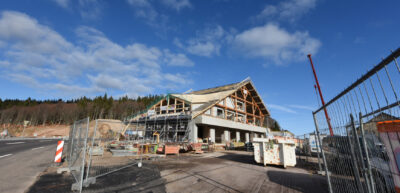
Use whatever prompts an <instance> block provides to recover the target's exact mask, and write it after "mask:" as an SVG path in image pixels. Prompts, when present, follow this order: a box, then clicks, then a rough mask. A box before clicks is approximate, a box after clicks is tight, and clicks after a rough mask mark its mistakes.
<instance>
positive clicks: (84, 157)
mask: <svg viewBox="0 0 400 193" xmlns="http://www.w3.org/2000/svg"><path fill="white" fill-rule="evenodd" d="M89 120H90V119H89V117H88V118H87V125H86V135H85V136H84V140H83V147H82V148H83V150H82V152H83V159H82V165H81V166H82V169H81V176H80V183H79V192H82V186H83V175H84V172H85V159H86V145H87V138H88V133H89V123H90V121H89Z"/></svg>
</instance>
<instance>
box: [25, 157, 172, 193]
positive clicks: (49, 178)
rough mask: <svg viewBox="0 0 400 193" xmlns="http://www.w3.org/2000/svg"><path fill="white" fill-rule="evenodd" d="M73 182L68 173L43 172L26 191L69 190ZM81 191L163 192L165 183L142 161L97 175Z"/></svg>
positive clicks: (51, 192)
mask: <svg viewBox="0 0 400 193" xmlns="http://www.w3.org/2000/svg"><path fill="white" fill-rule="evenodd" d="M74 182H75V180H74V178H73V177H72V176H71V175H70V174H66V173H64V174H55V173H54V172H49V173H46V172H44V173H43V174H42V175H41V176H40V177H39V179H38V180H37V181H36V182H35V184H33V185H32V186H31V187H30V188H29V190H28V191H27V193H39V192H40V193H53V192H54V193H55V192H57V193H64V192H71V185H72V183H74ZM83 192H96V193H100V192H107V193H108V192H118V193H120V192H165V185H164V180H163V179H162V178H161V176H160V172H159V171H158V169H157V168H154V167H152V166H150V165H149V164H146V163H144V164H143V166H142V168H138V167H137V165H134V166H131V167H128V168H125V169H123V170H120V171H117V172H114V173H111V174H108V175H107V176H106V177H99V178H97V179H96V183H95V184H92V185H90V186H89V187H88V188H83Z"/></svg>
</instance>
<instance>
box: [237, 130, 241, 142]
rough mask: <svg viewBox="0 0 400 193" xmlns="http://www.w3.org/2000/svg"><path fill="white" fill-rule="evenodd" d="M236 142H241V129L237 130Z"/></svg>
mask: <svg viewBox="0 0 400 193" xmlns="http://www.w3.org/2000/svg"><path fill="white" fill-rule="evenodd" d="M236 142H240V131H236Z"/></svg>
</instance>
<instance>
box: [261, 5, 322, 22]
mask: <svg viewBox="0 0 400 193" xmlns="http://www.w3.org/2000/svg"><path fill="white" fill-rule="evenodd" d="M316 3H317V0H286V1H282V2H280V3H279V4H278V5H267V6H265V8H264V9H263V10H262V11H261V13H260V14H258V15H257V16H256V18H257V19H273V18H278V19H281V20H288V21H290V22H294V21H296V20H298V19H300V18H301V17H302V16H303V15H305V14H306V13H307V12H309V11H310V10H311V9H313V8H315V6H316Z"/></svg>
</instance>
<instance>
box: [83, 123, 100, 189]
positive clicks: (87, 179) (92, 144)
mask: <svg viewBox="0 0 400 193" xmlns="http://www.w3.org/2000/svg"><path fill="white" fill-rule="evenodd" d="M97 121H98V119H96V125H95V126H94V131H93V137H92V143H91V146H90V147H89V160H88V166H87V169H86V179H85V181H86V183H91V182H90V181H89V172H90V166H91V164H92V151H93V146H94V140H95V139H96V130H97Z"/></svg>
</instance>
